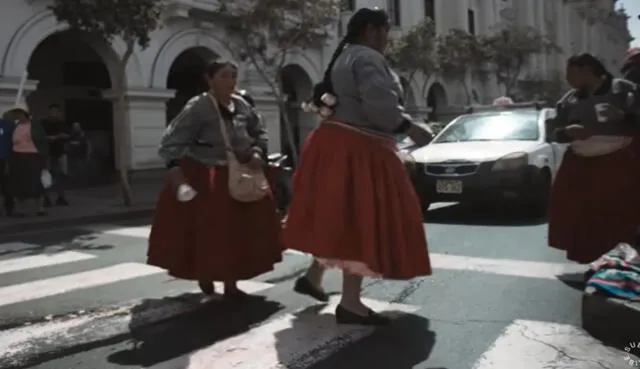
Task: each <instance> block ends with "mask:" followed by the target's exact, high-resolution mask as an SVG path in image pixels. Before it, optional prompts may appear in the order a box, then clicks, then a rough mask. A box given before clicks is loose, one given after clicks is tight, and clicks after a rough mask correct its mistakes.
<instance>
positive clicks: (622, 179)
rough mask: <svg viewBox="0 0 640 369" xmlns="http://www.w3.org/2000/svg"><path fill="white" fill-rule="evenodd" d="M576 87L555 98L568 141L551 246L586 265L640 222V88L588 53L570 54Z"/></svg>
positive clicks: (556, 188) (561, 134) (562, 136)
mask: <svg viewBox="0 0 640 369" xmlns="http://www.w3.org/2000/svg"><path fill="white" fill-rule="evenodd" d="M567 81H568V82H569V84H570V85H571V86H572V87H573V88H574V90H573V91H570V92H569V93H568V94H567V95H565V97H563V98H562V99H561V100H560V102H559V103H558V108H557V109H558V116H557V118H556V119H555V121H556V123H557V124H559V125H560V126H561V127H560V128H558V129H557V130H556V133H557V139H558V141H559V142H570V146H569V148H568V149H567V151H566V153H565V155H564V158H563V160H562V164H561V166H560V169H559V171H558V174H557V176H556V178H555V181H554V184H553V189H552V194H551V203H550V209H549V245H550V246H551V247H554V248H557V249H561V250H564V251H566V252H567V258H568V259H569V260H572V261H576V262H579V263H590V262H592V261H594V260H596V259H597V258H599V257H600V256H601V255H603V254H604V253H606V252H607V251H609V250H610V249H612V248H613V247H614V246H615V245H616V244H617V243H619V242H631V241H633V240H634V238H635V232H636V229H637V227H638V225H640V211H639V209H640V136H638V132H639V130H638V127H639V126H638V123H639V122H638V117H639V116H640V115H638V112H640V109H639V107H640V94H638V91H637V90H636V86H635V85H634V84H632V83H630V82H628V81H626V80H620V79H615V78H613V76H612V75H611V74H610V73H609V72H608V71H607V70H606V69H605V67H604V65H602V63H601V62H600V61H599V60H598V59H597V58H595V57H594V56H592V55H590V54H581V55H577V56H574V57H571V58H570V59H569V61H568V64H567Z"/></svg>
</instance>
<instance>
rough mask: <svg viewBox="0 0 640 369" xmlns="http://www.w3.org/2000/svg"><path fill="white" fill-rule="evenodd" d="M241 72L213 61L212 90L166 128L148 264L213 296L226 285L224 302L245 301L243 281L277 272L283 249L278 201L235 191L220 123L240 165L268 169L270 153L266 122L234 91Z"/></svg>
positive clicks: (209, 79) (194, 100)
mask: <svg viewBox="0 0 640 369" xmlns="http://www.w3.org/2000/svg"><path fill="white" fill-rule="evenodd" d="M237 72H238V70H237V67H236V65H235V64H233V63H231V62H229V61H214V62H212V63H210V64H209V65H208V66H207V68H206V71H205V78H206V80H207V82H208V84H209V88H210V90H209V91H208V92H205V93H203V94H200V95H198V96H196V97H194V98H192V99H191V100H189V102H188V103H187V104H186V106H185V107H184V108H183V110H182V112H181V113H180V114H178V115H177V116H176V117H175V118H174V119H173V121H172V122H171V124H170V125H169V127H168V128H167V130H166V132H165V134H164V136H163V138H162V141H161V144H160V156H161V157H162V158H163V159H164V160H165V162H166V163H167V167H168V168H169V176H168V180H167V183H166V184H165V187H164V189H163V190H162V192H161V193H160V195H159V197H158V202H157V205H156V210H155V213H154V216H153V222H152V227H151V234H150V236H149V250H148V263H149V264H151V265H155V266H158V267H161V268H164V269H166V270H168V272H169V274H170V275H172V276H174V277H176V278H181V279H187V280H195V281H198V285H199V286H200V289H201V290H202V292H204V293H205V294H207V295H210V294H213V293H214V286H213V281H223V282H224V295H225V297H227V298H231V299H233V300H235V299H237V298H243V297H246V294H245V293H244V292H243V291H241V290H240V289H239V288H238V286H237V281H239V280H243V279H250V278H253V277H255V276H257V275H260V274H262V273H265V272H268V271H270V270H272V269H273V265H274V264H276V263H278V262H280V261H281V260H282V251H283V248H282V245H281V243H280V229H281V226H280V216H279V214H278V212H277V210H276V204H275V202H274V200H273V198H272V197H271V196H266V197H265V198H263V199H261V200H258V201H255V202H240V201H237V200H235V199H234V198H232V197H231V195H230V193H229V168H228V161H227V150H226V146H225V139H224V138H223V133H222V126H221V125H224V127H226V131H227V132H228V133H229V136H231V137H229V138H230V142H231V146H232V149H233V152H234V154H235V155H236V157H237V158H238V160H239V161H240V162H242V163H245V164H247V165H250V166H252V167H253V168H256V169H258V168H264V165H265V161H264V154H265V153H266V152H267V132H266V129H265V127H264V125H263V123H262V121H261V119H260V117H259V116H258V114H257V113H256V111H255V110H254V109H253V108H252V107H251V106H250V104H249V103H247V102H246V101H245V100H244V99H243V98H242V97H240V96H238V95H235V94H234V93H233V92H234V91H235V88H236V78H237ZM214 101H217V105H218V106H217V107H216V105H214ZM216 109H220V116H221V117H222V118H223V119H222V121H220V119H218V113H217V110H216ZM185 185H189V186H190V187H191V188H192V189H193V190H195V197H193V198H192V199H191V200H189V199H188V198H187V199H184V198H183V199H180V198H179V197H180V196H178V192H179V191H181V190H182V189H184V188H186V187H185Z"/></svg>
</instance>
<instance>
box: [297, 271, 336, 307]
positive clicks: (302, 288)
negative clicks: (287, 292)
mask: <svg viewBox="0 0 640 369" xmlns="http://www.w3.org/2000/svg"><path fill="white" fill-rule="evenodd" d="M293 290H294V291H295V292H297V293H299V294H301V295H307V296H310V297H313V298H314V299H316V300H318V301H322V302H327V301H329V295H327V294H326V293H325V292H324V291H323V290H321V289H319V288H318V287H316V286H314V285H313V284H312V283H311V282H309V280H308V279H307V277H300V278H298V279H297V280H296V284H295V285H294V286H293Z"/></svg>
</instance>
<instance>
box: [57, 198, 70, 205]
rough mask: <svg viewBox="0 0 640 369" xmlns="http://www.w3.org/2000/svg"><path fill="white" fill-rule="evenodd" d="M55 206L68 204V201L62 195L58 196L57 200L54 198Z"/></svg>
mask: <svg viewBox="0 0 640 369" xmlns="http://www.w3.org/2000/svg"><path fill="white" fill-rule="evenodd" d="M56 206H69V202H68V201H67V199H65V198H64V197H58V200H56Z"/></svg>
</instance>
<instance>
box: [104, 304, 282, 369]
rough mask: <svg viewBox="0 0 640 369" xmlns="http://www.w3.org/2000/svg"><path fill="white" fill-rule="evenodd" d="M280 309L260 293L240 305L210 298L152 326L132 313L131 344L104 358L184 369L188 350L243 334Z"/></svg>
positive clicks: (119, 362)
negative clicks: (192, 309) (209, 300)
mask: <svg viewBox="0 0 640 369" xmlns="http://www.w3.org/2000/svg"><path fill="white" fill-rule="evenodd" d="M187 298H188V297H187ZM148 303H149V304H152V303H157V302H152V301H150V302H148ZM145 309H146V307H145V306H140V307H139V310H140V311H144V310H145ZM281 309H282V305H280V304H279V303H277V302H273V301H267V300H265V299H264V297H262V296H252V297H250V298H249V300H248V301H244V302H243V303H242V304H233V303H227V302H223V301H212V302H210V303H207V304H204V305H203V306H202V307H201V308H199V309H197V310H196V311H194V312H192V313H190V314H186V315H184V316H181V317H177V318H175V319H171V320H168V321H165V322H163V323H159V324H155V325H152V326H144V325H143V324H144V323H143V322H140V321H139V320H137V319H136V317H135V315H136V314H135V312H134V318H132V322H131V336H130V337H131V341H132V347H131V348H130V349H128V350H123V351H119V352H115V353H113V354H111V355H110V356H109V357H108V359H107V360H108V361H109V362H110V363H113V364H117V365H122V366H136V367H137V366H141V367H149V366H152V365H155V364H158V363H163V362H167V361H170V364H169V363H167V365H168V366H167V367H171V368H186V367H188V365H189V357H188V354H189V353H191V352H193V351H196V350H198V349H201V348H204V347H207V346H210V345H212V344H214V343H216V342H218V341H221V340H224V339H226V338H229V337H232V336H235V335H238V334H241V333H244V332H246V331H248V330H249V329H250V328H251V326H253V325H255V324H257V323H260V322H262V321H264V320H266V319H267V318H269V317H270V316H272V315H273V314H275V313H276V312H278V311H280V310H281ZM141 325H142V327H141Z"/></svg>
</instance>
